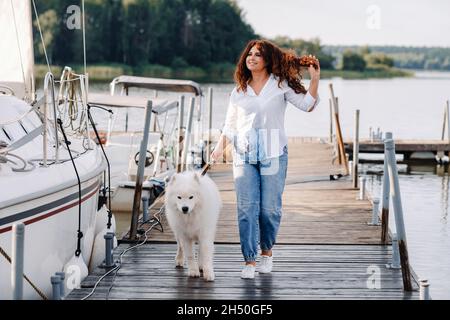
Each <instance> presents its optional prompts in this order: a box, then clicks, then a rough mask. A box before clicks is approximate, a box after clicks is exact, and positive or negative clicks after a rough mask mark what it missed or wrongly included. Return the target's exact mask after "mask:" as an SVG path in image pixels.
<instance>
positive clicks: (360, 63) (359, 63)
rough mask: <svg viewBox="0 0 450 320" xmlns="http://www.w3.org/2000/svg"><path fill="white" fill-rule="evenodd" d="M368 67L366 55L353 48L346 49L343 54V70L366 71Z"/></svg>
mask: <svg viewBox="0 0 450 320" xmlns="http://www.w3.org/2000/svg"><path fill="white" fill-rule="evenodd" d="M365 68H366V61H365V60H364V57H363V56H362V55H360V54H358V53H356V52H353V51H351V50H346V51H344V54H343V56H342V69H343V70H354V71H364V69H365Z"/></svg>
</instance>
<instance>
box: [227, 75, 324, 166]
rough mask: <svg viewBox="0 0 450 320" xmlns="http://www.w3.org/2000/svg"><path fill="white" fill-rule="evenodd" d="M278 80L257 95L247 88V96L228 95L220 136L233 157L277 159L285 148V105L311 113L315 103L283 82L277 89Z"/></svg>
mask: <svg viewBox="0 0 450 320" xmlns="http://www.w3.org/2000/svg"><path fill="white" fill-rule="evenodd" d="M278 80H279V79H278V77H277V76H275V75H273V74H270V76H269V79H268V80H267V82H266V84H265V85H264V87H263V88H262V90H261V92H260V93H259V94H258V95H257V94H256V93H255V91H254V90H253V89H252V87H250V86H249V85H248V86H247V92H243V91H242V90H240V91H239V92H238V91H237V88H236V87H235V88H234V89H233V91H232V92H231V96H230V103H229V106H228V110H227V115H226V119H225V125H224V127H223V134H224V135H225V136H226V137H227V138H228V139H229V140H230V141H231V142H233V145H234V151H235V156H236V154H237V155H241V156H246V157H247V159H250V160H254V161H256V160H265V159H269V158H274V157H279V156H280V155H282V154H283V148H284V147H285V146H286V145H287V142H288V141H287V136H286V133H285V129H284V116H285V112H286V106H287V102H290V103H291V104H293V105H294V106H295V107H297V108H298V109H300V110H303V111H305V112H311V111H312V110H313V109H314V108H315V107H316V106H317V104H318V103H319V100H320V99H319V97H317V99H314V98H313V96H312V95H311V94H310V93H309V92H307V93H306V94H303V93H299V94H297V93H295V91H294V90H293V89H292V88H291V87H289V85H288V83H287V81H283V82H281V84H280V86H279V85H278Z"/></svg>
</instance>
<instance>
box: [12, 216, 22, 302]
mask: <svg viewBox="0 0 450 320" xmlns="http://www.w3.org/2000/svg"><path fill="white" fill-rule="evenodd" d="M12 229H13V232H12V257H11V282H12V283H11V286H12V289H13V299H14V300H22V299H23V265H24V261H23V257H24V252H23V250H24V242H25V224H23V223H16V224H14V225H13V228H12Z"/></svg>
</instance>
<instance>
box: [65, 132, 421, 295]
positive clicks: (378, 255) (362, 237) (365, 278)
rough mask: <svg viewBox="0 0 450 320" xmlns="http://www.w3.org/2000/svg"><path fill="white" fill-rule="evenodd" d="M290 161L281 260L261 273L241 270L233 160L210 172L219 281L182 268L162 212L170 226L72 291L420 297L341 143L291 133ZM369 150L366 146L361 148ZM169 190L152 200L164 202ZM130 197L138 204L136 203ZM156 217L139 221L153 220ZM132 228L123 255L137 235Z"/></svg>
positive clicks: (120, 249) (154, 232) (118, 250)
mask: <svg viewBox="0 0 450 320" xmlns="http://www.w3.org/2000/svg"><path fill="white" fill-rule="evenodd" d="M288 152H289V164H288V174H287V181H286V187H285V191H284V195H283V217H282V222H281V226H280V231H279V234H278V238H277V244H276V245H275V247H274V249H273V250H274V251H273V252H274V268H273V271H272V273H270V274H256V276H255V279H241V278H240V271H241V268H242V266H243V259H242V255H241V251H240V245H239V234H238V228H237V213H236V195H235V191H234V185H233V179H232V171H231V165H228V164H220V165H216V166H214V167H213V168H212V169H211V170H210V171H209V175H210V176H211V177H212V179H213V180H214V181H215V182H216V183H217V185H218V187H219V190H220V192H221V196H222V200H223V209H222V212H221V215H220V219H219V223H218V227H217V236H216V246H215V258H214V265H215V273H216V280H215V281H214V282H206V281H204V280H203V279H202V278H188V276H187V268H184V269H180V268H175V262H174V260H175V259H174V258H175V253H176V243H175V240H174V237H173V234H172V232H171V230H170V228H169V226H168V224H167V221H166V220H165V219H164V215H161V218H162V219H161V221H162V225H163V230H164V232H161V230H158V229H156V228H154V229H152V230H151V231H150V232H149V233H148V234H149V237H148V240H147V241H146V242H145V244H143V245H141V246H139V247H137V248H134V249H132V250H130V251H128V252H127V253H126V254H124V255H123V258H122V264H121V267H120V269H119V270H118V271H117V272H112V273H111V274H109V275H108V276H106V277H104V279H102V281H100V282H98V280H99V279H100V277H102V276H103V275H104V274H105V272H106V271H105V269H101V268H97V269H96V270H95V271H94V272H93V273H91V274H90V275H89V276H88V277H87V278H86V279H85V280H84V281H83V282H82V284H81V288H80V289H76V290H73V291H72V292H71V293H70V294H69V295H68V296H67V297H66V299H68V300H78V299H82V298H84V297H86V296H87V295H89V294H90V293H92V291H93V287H94V285H95V284H96V283H97V282H98V286H97V287H96V289H95V291H94V293H93V294H92V295H90V297H89V299H98V300H105V299H419V291H418V279H417V276H416V275H415V274H414V272H413V270H411V273H412V275H413V279H412V286H413V291H404V290H403V281H402V271H401V269H390V268H387V267H386V265H388V264H390V263H391V262H392V245H391V240H390V239H389V241H388V243H387V244H386V245H384V244H382V243H381V227H380V226H370V225H368V222H370V221H371V219H372V203H371V201H370V199H365V200H358V198H359V197H358V195H359V190H357V189H354V188H353V187H352V181H351V179H349V177H346V176H344V177H342V178H340V179H337V180H332V179H330V176H331V177H336V176H338V175H343V174H344V173H345V169H344V168H343V166H339V165H337V164H333V146H332V145H331V144H329V143H328V142H326V141H324V140H322V139H304V138H290V139H289V148H288ZM361 152H362V151H361ZM162 204H163V199H160V200H158V201H156V202H155V203H154V204H153V205H152V206H151V207H150V214H155V213H156V212H158V211H159V209H160V208H161V206H162ZM130 206H131V204H130ZM149 227H150V225H149V224H148V223H144V224H140V227H139V228H141V229H143V230H144V231H145V230H148V228H149ZM127 238H128V235H127V234H124V236H123V238H122V240H121V241H120V244H119V246H118V247H117V248H116V249H115V251H114V258H115V259H117V258H118V257H119V255H120V254H121V253H122V252H123V251H124V250H126V249H127V248H129V247H131V246H133V245H134V244H135V242H130V241H128V240H127Z"/></svg>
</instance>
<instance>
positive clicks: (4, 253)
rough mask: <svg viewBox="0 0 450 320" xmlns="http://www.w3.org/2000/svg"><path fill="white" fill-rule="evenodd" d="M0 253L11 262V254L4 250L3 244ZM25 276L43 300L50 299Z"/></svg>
mask: <svg viewBox="0 0 450 320" xmlns="http://www.w3.org/2000/svg"><path fill="white" fill-rule="evenodd" d="M0 253H1V254H2V256H3V257H5V259H6V260H7V261H8V262H9V263H10V264H11V258H10V256H9V255H8V254H7V253H6V252H5V250H3V248H2V247H1V246H0ZM23 277H24V279H25V280H27V282H28V283H29V284H30V286H31V287H32V288H33V289H34V290H35V291H36V292H37V294H38V295H39V296H40V297H41V298H42V299H43V300H48V298H47V296H46V295H45V294H44V293H43V292H42V291H41V290H39V288H38V287H37V286H36V285H35V284H34V283H33V282H31V280H30V279H29V278H28V277H27V276H26V275H25V274H23Z"/></svg>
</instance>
